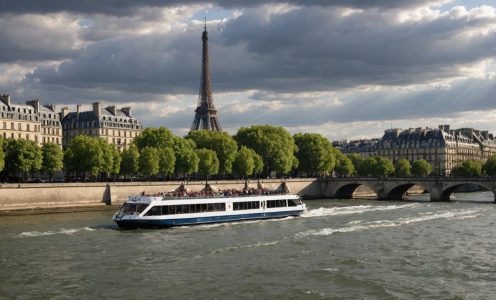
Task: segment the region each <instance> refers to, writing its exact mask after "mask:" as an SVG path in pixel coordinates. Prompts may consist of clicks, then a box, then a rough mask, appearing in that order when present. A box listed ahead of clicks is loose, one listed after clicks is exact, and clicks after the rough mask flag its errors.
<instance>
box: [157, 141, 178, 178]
mask: <svg viewBox="0 0 496 300" xmlns="http://www.w3.org/2000/svg"><path fill="white" fill-rule="evenodd" d="M158 157H159V170H160V173H162V174H164V176H167V175H171V174H173V173H174V167H175V165H176V155H175V154H174V150H172V148H171V147H164V148H161V149H158Z"/></svg>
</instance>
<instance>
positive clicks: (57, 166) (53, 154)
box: [41, 143, 64, 178]
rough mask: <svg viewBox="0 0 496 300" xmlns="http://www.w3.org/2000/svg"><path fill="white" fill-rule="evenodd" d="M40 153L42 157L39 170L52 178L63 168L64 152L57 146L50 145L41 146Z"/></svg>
mask: <svg viewBox="0 0 496 300" xmlns="http://www.w3.org/2000/svg"><path fill="white" fill-rule="evenodd" d="M41 152H42V156H43V162H42V167H41V169H42V170H43V172H45V173H46V174H49V176H50V178H52V177H53V174H54V173H55V172H58V171H60V170H62V168H63V167H64V152H63V151H62V149H61V148H60V146H59V145H55V144H52V143H45V144H43V146H42V147H41Z"/></svg>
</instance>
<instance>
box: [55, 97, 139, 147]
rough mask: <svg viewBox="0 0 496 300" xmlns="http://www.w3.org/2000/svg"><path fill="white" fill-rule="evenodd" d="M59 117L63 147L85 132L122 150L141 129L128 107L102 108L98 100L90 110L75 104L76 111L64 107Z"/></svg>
mask: <svg viewBox="0 0 496 300" xmlns="http://www.w3.org/2000/svg"><path fill="white" fill-rule="evenodd" d="M60 118H61V120H62V121H61V122H62V128H63V143H62V144H63V147H64V148H65V147H67V145H68V144H69V143H70V141H71V140H72V139H73V138H74V137H75V136H77V135H80V134H85V135H88V136H93V137H99V138H103V139H105V140H107V141H108V142H109V143H110V144H114V145H116V146H117V149H119V151H122V150H123V149H124V148H125V147H127V146H128V145H129V144H130V143H131V141H132V140H133V139H134V138H135V137H136V136H138V135H139V134H140V132H141V131H142V130H143V125H142V124H141V122H140V121H138V120H137V119H136V118H134V117H133V116H132V115H131V108H130V107H123V108H121V109H117V108H116V107H115V106H107V107H105V108H103V107H102V106H101V103H100V102H95V103H93V109H92V110H90V111H81V106H80V105H77V107H76V112H68V108H67V107H64V108H63V109H62V112H61V113H60Z"/></svg>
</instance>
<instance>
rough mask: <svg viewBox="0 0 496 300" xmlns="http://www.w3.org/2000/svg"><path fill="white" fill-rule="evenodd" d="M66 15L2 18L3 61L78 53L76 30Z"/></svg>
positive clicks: (0, 53)
mask: <svg viewBox="0 0 496 300" xmlns="http://www.w3.org/2000/svg"><path fill="white" fill-rule="evenodd" d="M75 31H77V30H75V28H74V27H72V26H70V20H67V18H66V17H64V16H58V17H45V16H12V17H8V18H0V41H1V43H0V63H2V62H7V63H10V62H16V61H42V60H60V59H66V58H71V57H74V56H76V55H77V53H78V51H77V50H76V49H75V47H74V45H75V43H76V42H77V32H75Z"/></svg>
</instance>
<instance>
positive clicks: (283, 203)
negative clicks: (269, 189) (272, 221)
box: [267, 200, 288, 208]
mask: <svg viewBox="0 0 496 300" xmlns="http://www.w3.org/2000/svg"><path fill="white" fill-rule="evenodd" d="M286 206H288V204H287V202H286V200H267V208H274V207H286Z"/></svg>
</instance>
